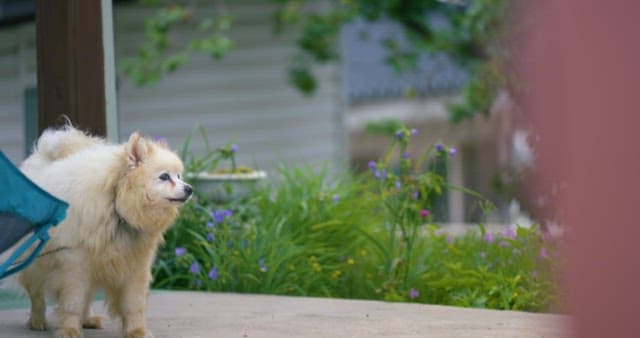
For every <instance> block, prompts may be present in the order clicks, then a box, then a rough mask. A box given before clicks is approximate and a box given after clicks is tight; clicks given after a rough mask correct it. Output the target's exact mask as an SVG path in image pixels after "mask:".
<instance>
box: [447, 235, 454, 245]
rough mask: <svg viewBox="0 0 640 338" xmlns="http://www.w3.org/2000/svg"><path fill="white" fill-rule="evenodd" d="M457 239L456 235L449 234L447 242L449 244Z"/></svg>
mask: <svg viewBox="0 0 640 338" xmlns="http://www.w3.org/2000/svg"><path fill="white" fill-rule="evenodd" d="M455 241H456V239H455V237H453V236H451V235H448V236H447V243H449V244H453V243H454V242H455Z"/></svg>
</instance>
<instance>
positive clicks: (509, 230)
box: [502, 227, 518, 239]
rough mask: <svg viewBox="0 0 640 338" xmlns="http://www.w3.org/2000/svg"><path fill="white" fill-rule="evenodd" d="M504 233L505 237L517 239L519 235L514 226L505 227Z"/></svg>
mask: <svg viewBox="0 0 640 338" xmlns="http://www.w3.org/2000/svg"><path fill="white" fill-rule="evenodd" d="M502 234H503V235H504V237H505V238H508V239H516V237H518V233H517V232H516V231H515V230H514V229H513V228H512V227H507V228H506V229H504V231H503V232H502Z"/></svg>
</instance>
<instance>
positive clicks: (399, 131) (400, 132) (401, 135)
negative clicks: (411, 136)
mask: <svg viewBox="0 0 640 338" xmlns="http://www.w3.org/2000/svg"><path fill="white" fill-rule="evenodd" d="M403 137H404V132H403V131H402V130H398V131H396V138H397V139H398V140H402V138H403Z"/></svg>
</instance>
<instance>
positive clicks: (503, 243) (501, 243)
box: [498, 241, 509, 248]
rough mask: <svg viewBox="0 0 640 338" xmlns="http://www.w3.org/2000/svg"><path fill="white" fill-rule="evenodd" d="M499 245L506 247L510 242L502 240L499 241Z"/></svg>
mask: <svg viewBox="0 0 640 338" xmlns="http://www.w3.org/2000/svg"><path fill="white" fill-rule="evenodd" d="M498 245H499V246H500V247H502V248H504V247H507V246H509V243H508V242H505V241H500V243H499V244H498Z"/></svg>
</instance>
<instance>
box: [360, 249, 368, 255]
mask: <svg viewBox="0 0 640 338" xmlns="http://www.w3.org/2000/svg"><path fill="white" fill-rule="evenodd" d="M366 255H367V250H365V249H362V250H360V256H362V257H364V256H366Z"/></svg>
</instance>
